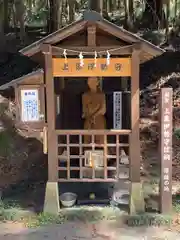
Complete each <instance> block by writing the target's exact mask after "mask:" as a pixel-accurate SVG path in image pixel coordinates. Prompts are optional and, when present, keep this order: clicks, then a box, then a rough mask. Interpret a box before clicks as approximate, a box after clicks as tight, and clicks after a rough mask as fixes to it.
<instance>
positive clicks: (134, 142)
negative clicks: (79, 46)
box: [130, 46, 141, 183]
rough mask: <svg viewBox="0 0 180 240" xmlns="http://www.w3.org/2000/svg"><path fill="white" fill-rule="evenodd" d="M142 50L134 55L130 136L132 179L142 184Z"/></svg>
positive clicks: (136, 49) (135, 50)
mask: <svg viewBox="0 0 180 240" xmlns="http://www.w3.org/2000/svg"><path fill="white" fill-rule="evenodd" d="M140 51H141V50H140V48H139V47H138V46H136V48H134V50H133V53H132V70H131V131H132V132H131V134H130V178H131V181H132V182H138V183H139V182H140V157H141V156H140V134H139V112H140V111H139V108H140V101H139V98H140V89H139V65H140V58H139V54H140Z"/></svg>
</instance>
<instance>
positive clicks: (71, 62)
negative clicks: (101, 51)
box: [53, 58, 131, 77]
mask: <svg viewBox="0 0 180 240" xmlns="http://www.w3.org/2000/svg"><path fill="white" fill-rule="evenodd" d="M53 75H54V76H55V77H58V76H64V77H65V76H67V77H68V76H72V75H73V76H79V77H83V76H84V77H88V76H95V77H98V76H117V77H119V76H126V77H128V76H131V59H130V58H112V59H110V61H109V64H107V61H106V59H105V58H98V59H97V61H96V62H95V60H94V59H93V58H84V59H83V64H82V63H81V61H80V60H79V59H76V58H67V59H66V60H64V59H63V58H53Z"/></svg>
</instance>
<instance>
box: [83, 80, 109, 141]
mask: <svg viewBox="0 0 180 240" xmlns="http://www.w3.org/2000/svg"><path fill="white" fill-rule="evenodd" d="M98 86H99V82H98V79H97V78H96V77H90V78H88V87H89V91H88V92H85V93H84V94H83V96H82V104H83V114H82V118H84V129H89V130H93V129H101V130H103V129H106V119H105V116H104V115H105V113H106V99H105V94H104V93H103V92H102V91H101V90H100V89H99V87H98ZM90 142H91V136H85V137H84V143H90ZM95 143H96V144H103V143H104V136H95Z"/></svg>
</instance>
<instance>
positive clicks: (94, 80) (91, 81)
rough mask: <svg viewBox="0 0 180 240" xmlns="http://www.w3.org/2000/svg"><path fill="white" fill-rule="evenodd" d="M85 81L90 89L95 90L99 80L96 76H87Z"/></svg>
mask: <svg viewBox="0 0 180 240" xmlns="http://www.w3.org/2000/svg"><path fill="white" fill-rule="evenodd" d="M87 83H88V87H89V89H90V90H91V91H93V92H96V91H97V90H98V86H99V80H98V78H97V77H89V78H88V82H87Z"/></svg>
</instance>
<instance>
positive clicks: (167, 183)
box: [160, 88, 173, 214]
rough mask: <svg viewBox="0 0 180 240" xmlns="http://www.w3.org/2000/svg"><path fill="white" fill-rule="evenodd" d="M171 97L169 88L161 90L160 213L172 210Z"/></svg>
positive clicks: (171, 92)
mask: <svg viewBox="0 0 180 240" xmlns="http://www.w3.org/2000/svg"><path fill="white" fill-rule="evenodd" d="M172 95H173V91H172V89H171V88H162V89H161V95H160V159H161V181H160V211H161V213H165V214H166V213H170V212H171V210H172V104H173V102H172Z"/></svg>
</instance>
